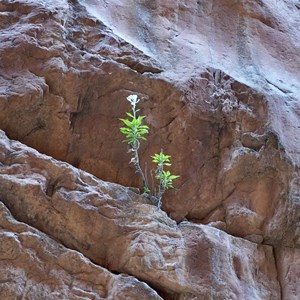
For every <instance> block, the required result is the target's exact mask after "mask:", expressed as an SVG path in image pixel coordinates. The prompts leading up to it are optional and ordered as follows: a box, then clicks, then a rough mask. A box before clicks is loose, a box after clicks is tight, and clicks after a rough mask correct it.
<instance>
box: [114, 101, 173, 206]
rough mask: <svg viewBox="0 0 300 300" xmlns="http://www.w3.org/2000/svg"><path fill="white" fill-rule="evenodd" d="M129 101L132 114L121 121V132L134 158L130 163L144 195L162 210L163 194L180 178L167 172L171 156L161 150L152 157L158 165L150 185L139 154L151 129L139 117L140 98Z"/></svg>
mask: <svg viewBox="0 0 300 300" xmlns="http://www.w3.org/2000/svg"><path fill="white" fill-rule="evenodd" d="M127 100H128V101H129V102H130V105H131V112H130V113H129V112H126V115H127V117H128V118H127V119H122V118H121V119H120V120H121V121H122V123H123V127H121V128H120V131H121V133H123V134H124V135H125V140H124V141H123V142H125V143H127V144H128V152H129V153H131V156H132V157H131V159H130V161H129V163H130V164H133V165H134V167H135V171H136V173H138V174H139V175H140V176H141V178H142V180H143V185H144V195H145V196H146V197H147V198H148V199H150V200H151V201H152V202H154V204H155V205H157V207H158V208H160V207H161V201H162V197H163V194H164V193H165V191H166V190H168V189H172V188H174V187H173V180H175V179H177V178H178V177H179V176H178V175H173V174H171V172H170V171H168V170H165V168H167V167H170V166H171V162H170V158H171V156H170V155H166V154H164V153H163V150H161V151H160V153H158V154H154V155H153V156H151V157H152V162H153V163H155V164H156V168H155V169H154V170H151V172H150V173H151V179H152V182H151V185H150V184H149V181H148V176H147V171H146V170H145V171H143V169H142V168H141V166H140V158H139V152H138V151H139V149H140V143H141V141H143V140H147V139H146V137H145V136H146V135H147V134H148V133H149V127H148V126H147V125H145V124H143V120H144V119H145V116H142V115H138V112H139V111H140V110H139V109H137V104H138V103H139V101H140V99H138V96H137V95H130V96H128V97H127ZM145 169H146V168H145ZM153 172H154V176H153Z"/></svg>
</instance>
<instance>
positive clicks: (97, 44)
mask: <svg viewBox="0 0 300 300" xmlns="http://www.w3.org/2000/svg"><path fill="white" fill-rule="evenodd" d="M190 2H193V3H190ZM190 2H188V1H183V0H180V1H168V0H167V1H159V0H158V1H142V0H130V1H120V0H112V1H109V3H108V1H102V0H69V1H67V0H63V1H57V0H55V1H49V0H38V1H25V0H18V1H17V0H3V1H1V3H0V29H1V33H0V57H1V59H0V128H1V129H2V130H4V131H5V132H6V134H7V135H8V137H9V138H10V139H15V140H19V141H21V142H22V143H25V144H26V145H28V146H30V147H33V148H35V149H36V150H38V151H39V152H36V151H35V150H33V149H31V148H27V147H26V146H24V145H23V144H20V143H18V142H13V141H11V140H10V139H8V138H7V137H6V136H5V134H4V133H3V132H2V133H1V153H0V157H1V165H0V174H1V177H0V178H1V179H0V181H1V186H0V198H1V200H2V201H3V203H5V205H6V206H7V207H8V209H9V210H10V211H11V213H12V214H13V216H14V217H15V218H16V219H17V220H18V221H22V222H25V223H27V224H28V225H22V226H25V227H26V226H27V227H28V226H33V227H35V228H37V229H38V230H40V231H42V232H44V233H45V234H48V235H50V236H51V237H53V238H54V239H55V240H56V242H54V241H52V240H51V241H50V240H49V241H48V240H47V242H45V245H44V246H43V245H42V244H43V243H40V242H39V241H38V239H37V240H36V241H35V242H34V243H35V245H36V246H35V247H40V246H38V245H40V244H41V245H42V246H41V247H48V246H47V245H50V244H52V243H53V245H54V243H62V244H63V245H65V246H66V247H68V248H71V249H73V250H75V251H79V252H81V253H82V254H83V255H84V256H86V257H87V258H89V259H91V260H92V261H93V262H94V263H96V264H98V265H100V266H102V267H104V268H106V269H108V270H110V271H113V272H117V273H127V274H130V275H133V276H134V277H136V278H138V279H139V280H142V281H145V282H147V283H149V285H150V286H151V288H153V289H155V290H157V291H158V292H159V293H160V295H161V296H162V297H163V298H164V299H249V300H250V299H251V300H252V299H286V300H290V299H297V297H298V295H299V288H298V284H297V279H298V278H299V272H298V270H299V247H300V231H299V222H300V204H299V190H300V189H299V188H300V186H299V178H300V174H299V164H300V156H299V150H298V148H299V146H300V145H299V139H298V136H299V128H300V119H299V91H300V83H299V82H300V77H299V74H300V73H299V70H300V61H299V55H298V54H299V50H300V49H299V45H300V35H299V32H298V30H297V28H299V26H300V23H299V13H300V10H299V9H300V4H299V3H298V2H299V1H296V0H295V1H275V0H271V1H264V0H263V1H248V0H242V1H235V3H232V1H227V0H224V1H208V0H207V1H206V0H203V1H190ZM130 94H137V95H138V96H139V97H140V98H141V99H142V101H141V102H140V103H139V104H140V108H141V110H142V114H143V115H146V116H147V118H146V123H147V124H148V125H149V127H150V131H151V134H150V135H149V137H148V141H147V142H145V143H144V144H143V145H142V149H141V153H142V164H144V163H145V162H146V161H149V159H148V158H149V157H150V155H153V153H155V152H158V151H160V149H161V148H163V149H164V151H165V152H166V153H168V154H170V155H172V161H173V166H172V172H173V173H175V174H180V179H179V180H178V183H177V186H176V189H174V190H172V191H169V192H168V194H166V195H165V198H164V201H163V208H164V210H165V211H166V213H167V214H166V213H164V212H161V211H156V210H155V208H154V207H153V206H151V205H149V204H148V203H147V201H146V200H145V199H143V198H142V197H141V196H139V195H137V194H136V193H135V190H134V189H132V188H125V187H123V186H120V185H118V184H113V183H107V182H105V181H101V180H98V179H97V178H96V177H94V176H93V175H95V176H97V177H99V178H101V179H102V180H108V181H112V182H117V183H119V184H123V185H125V186H138V187H141V182H140V180H139V179H138V178H136V177H135V176H134V170H133V168H132V167H131V166H128V160H129V155H127V154H126V151H127V149H126V145H125V144H122V143H121V141H122V136H121V134H120V133H119V129H118V128H119V127H120V126H121V124H120V121H119V118H120V117H122V116H123V115H124V113H125V111H128V110H129V104H128V102H127V101H126V100H125V99H126V96H128V95H130ZM40 153H44V154H47V155H50V156H51V157H54V158H55V159H59V160H62V161H65V162H67V163H70V164H71V165H73V167H72V166H71V165H69V164H67V163H62V162H59V161H56V160H54V159H53V158H51V157H46V156H44V155H42V154H40ZM74 167H77V168H79V169H83V170H85V171H87V172H89V173H91V174H93V175H91V174H89V173H85V172H84V171H81V170H79V169H76V168H74ZM148 168H149V169H151V165H149V166H148ZM4 210H5V209H4ZM168 216H169V217H170V218H169V217H168ZM184 219H186V220H187V221H183V220H184ZM182 221H183V222H182ZM177 224H178V225H177ZM25 227H24V228H25ZM27 227H26V228H27ZM28 228H29V227H28ZM10 230H12V229H10V227H9V228H6V227H5V228H4V232H6V231H7V232H10ZM24 230H25V231H26V232H27V231H28V230H29V229H24ZM30 230H33V231H34V230H36V229H32V228H31V229H30ZM30 230H29V231H30ZM25 231H24V232H25ZM33 231H32V232H33ZM12 232H14V231H12ZM22 232H23V231H22ZM30 232H31V231H30ZM34 232H36V231H34ZM5 234H6V233H5ZM13 234H14V237H13V238H12V240H11V243H13V244H14V246H13V247H14V248H15V249H16V250H14V251H21V252H24V253H25V254H24V257H20V261H19V260H18V261H17V260H16V261H15V263H16V265H22V267H20V268H19V267H18V270H23V271H20V272H23V273H24V272H25V273H26V271H25V270H26V267H28V266H25V265H24V262H23V261H22V259H23V260H24V259H25V256H26V255H29V254H28V253H29V252H28V251H29V250H28V249H27V248H26V247H25V246H23V245H22V242H21V240H22V238H21V237H19V236H18V234H21V233H19V232H17V233H13ZM34 234H36V235H37V236H39V235H41V234H42V233H34ZM24 235H26V234H25V233H24ZM10 236H11V234H10V233H9V234H8V239H10ZM26 236H27V235H26ZM24 239H25V240H26V239H27V238H24ZM28 239H30V238H28ZM45 241H46V240H45ZM7 243H10V240H9V241H8V242H7ZM55 245H56V244H55ZM18 247H19V248H18ZM20 247H21V248H20ZM22 247H25V248H26V249H27V250H26V249H25V248H22ZM18 249H19V250H18ZM20 249H21V250H20ZM45 249H46V248H45ZM45 251H46V250H45ZM47 251H48V250H47ZM49 251H50V250H49ZM63 251H66V253H69V252H68V251H69V250H67V249H65V250H63ZM26 253H27V254H26ZM70 253H71V252H70ZM72 253H77V252H72ZM66 255H69V254H66ZM74 255H75V256H76V255H77V256H78V257H79V258H78V260H79V261H81V262H80V264H83V265H84V266H86V265H88V266H89V268H92V269H93V270H98V271H91V272H96V273H97V272H99V274H100V273H101V274H102V273H103V274H105V276H106V277H105V278H109V279H105V280H106V281H103V282H105V283H103V285H102V289H103V291H104V290H105V291H106V292H105V293H107V296H101V297H116V296H109V295H114V293H120V295H122V293H123V292H122V293H121V292H119V290H118V289H119V288H121V287H122V285H124V287H126V286H127V287H130V286H132V285H133V286H142V288H141V289H142V290H143V293H146V294H145V295H149V297H153V299H155V297H159V296H157V295H156V294H155V292H154V291H153V290H151V288H150V287H148V286H146V285H144V284H143V283H141V282H138V281H136V280H135V279H133V278H131V277H130V278H129V277H128V278H127V277H126V278H125V277H122V276H119V277H117V276H115V275H113V274H111V273H109V271H106V270H103V269H101V270H100V269H99V268H98V267H97V266H94V265H92V263H89V262H88V261H87V260H86V259H85V258H84V259H83V258H82V259H81V256H80V255H79V254H74ZM77 256H76V257H77ZM54 257H55V256H54ZM35 262H36V261H35V260H33V261H32V262H30V264H32V265H34V264H35ZM12 264H13V262H12ZM49 264H51V263H49V260H48V259H47V260H46V261H45V262H43V269H44V270H46V269H47V268H50V267H49ZM44 265H45V267H44ZM289 265H291V266H289ZM55 268H58V266H56V267H55ZM84 268H88V267H84ZM57 270H58V269H57ZM57 272H60V271H59V270H58V271H57ZM61 272H63V273H64V275H62V276H64V277H65V278H69V279H66V282H67V281H68V280H71V279H70V278H73V277H74V276H75V275H74V276H73V273H72V270H69V269H64V270H62V271H61ZM23 273H22V274H23ZM20 274H21V273H20ZM97 274H98V273H97ZM101 274H100V275H97V276H100V277H101V278H102V276H104V275H103V274H102V275H101ZM22 276H23V277H22V278H23V279H22V280H23V281H24V282H25V281H26V280H33V279H30V278H31V277H30V278H29V279H28V278H27V277H26V276H25V275H22ZM76 276H77V275H76ZM76 276H75V277H76ZM75 277H74V278H75ZM100 277H99V278H100ZM26 278H27V279H26ZM33 278H34V277H33ZM76 278H77V277H76ZM103 278H104V277H103ZM122 278H123V279H122ZM124 278H125V279H124ZM35 280H36V279H35ZM53 280H54V279H53ZM74 280H75V279H74ZM76 280H79V279H76ZM122 280H123V281H122ZM108 281H110V282H115V285H114V286H115V287H111V286H110V285H108V284H107V282H108ZM125 281H126V282H127V283H126V282H125ZM12 284H13V283H12ZM82 284H83V283H82ZM84 284H87V283H84ZM95 286H97V285H95ZM95 286H94V287H93V289H95V288H97V287H95ZM90 288H91V289H92V285H89V287H88V288H87V289H88V291H90ZM10 289H11V290H12V291H13V290H14V288H13V285H10ZM38 289H39V291H42V290H43V287H42V286H39V287H38ZM80 289H81V288H80ZM125 289H126V288H125ZM45 290H47V291H52V290H51V287H49V286H48V287H47V284H46V285H45ZM59 290H61V291H62V293H63V295H64V297H66V298H68V297H73V296H71V295H73V294H72V290H71V288H70V287H69V286H67V285H63V284H62V285H60V288H59ZM20 293H21V294H20V295H27V294H26V293H27V292H26V288H25V287H24V289H23V290H20ZM41 293H42V292H41ZM95 293H96V294H97V292H95ZM124 293H127V292H125V291H124ZM128 293H131V290H130V292H128ZM133 293H135V292H133ZM147 293H148V294H147ZM47 294H49V293H48V292H47ZM12 295H15V296H16V297H17V294H16V293H15V294H12ZM18 295H19V294H18ZM28 295H32V294H30V293H29V294H28ZM99 295H102V294H101V293H100V292H99ZM124 295H125V294H124ZM7 297H8V296H7ZM11 297H14V296H11ZM28 297H29V296H28ZM30 297H32V296H30ZM49 297H52V296H49ZM74 297H75V296H74ZM81 297H84V296H81ZM95 297H96V296H95ZM120 297H123V298H124V297H125V296H120ZM126 297H127V296H126ZM128 297H129V298H130V297H131V298H132V299H134V297H135V294H132V295H131V296H128ZM145 297H146V296H145ZM147 297H148V296H147ZM131 298H130V299H131ZM37 299H38V298H37ZM52 299H55V296H53V297H52ZM74 299H75V298H74ZM95 299H96V298H95ZM112 299H115V298H112ZM149 299H150V298H149Z"/></svg>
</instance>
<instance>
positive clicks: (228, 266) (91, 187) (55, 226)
mask: <svg viewBox="0 0 300 300" xmlns="http://www.w3.org/2000/svg"><path fill="white" fill-rule="evenodd" d="M0 142H1V143H0V145H1V146H0V161H1V164H2V165H1V172H0V173H1V174H0V186H1V188H0V199H2V201H3V202H4V203H5V205H7V207H8V208H9V209H10V211H11V212H12V213H13V215H14V216H15V217H16V218H17V219H18V220H21V221H22V222H25V223H27V224H30V225H31V226H34V227H35V228H38V229H39V230H41V231H43V232H45V233H46V234H48V235H50V236H52V237H54V238H55V239H56V240H57V241H60V242H61V243H62V244H64V245H65V246H67V247H69V248H71V249H74V250H77V251H79V252H81V253H83V254H84V255H85V256H86V257H88V258H90V259H91V260H92V261H93V262H96V263H97V264H99V265H101V266H103V267H105V268H107V269H109V270H111V271H114V272H121V273H127V274H130V275H133V276H135V277H137V278H138V279H140V280H143V281H146V282H147V283H149V284H150V285H151V286H152V287H154V288H155V289H156V290H158V291H159V292H160V293H161V295H162V296H163V297H164V299H172V297H173V296H174V297H175V298H176V299H194V298H193V297H196V299H208V300H209V299H257V300H258V299H280V284H279V282H278V275H277V270H276V262H275V259H274V255H273V249H272V247H271V246H268V245H260V244H256V243H252V242H250V241H247V240H245V239H240V238H236V237H233V236H231V235H228V234H227V233H225V232H223V231H221V230H219V229H216V228H214V227H211V226H206V225H196V224H192V223H190V222H187V221H184V222H181V223H180V224H179V226H177V224H176V223H175V222H174V221H173V220H171V219H170V218H168V216H167V215H166V213H164V212H163V211H161V210H157V208H156V207H154V206H152V205H149V204H147V203H146V201H145V200H144V199H143V198H142V197H141V196H139V195H137V194H135V193H134V192H133V191H131V190H130V189H128V188H125V187H122V186H119V185H117V184H112V183H108V182H103V181H101V180H99V179H97V178H95V177H93V176H92V175H90V174H88V173H85V172H84V171H81V170H78V169H76V168H74V167H72V166H71V165H68V164H66V163H63V162H59V161H56V160H54V159H52V158H50V157H48V156H45V155H41V154H39V153H38V152H36V151H35V150H33V149H31V148H29V147H27V146H25V145H22V144H21V143H19V142H16V141H11V140H9V139H7V137H6V136H5V135H4V133H3V132H2V133H1V140H0ZM295 271H296V269H295V270H293V272H295ZM283 280H284V279H283ZM172 295H173V296H172Z"/></svg>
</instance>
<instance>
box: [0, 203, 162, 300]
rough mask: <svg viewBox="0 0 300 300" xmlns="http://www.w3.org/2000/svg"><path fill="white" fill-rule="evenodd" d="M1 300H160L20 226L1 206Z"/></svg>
mask: <svg viewBox="0 0 300 300" xmlns="http://www.w3.org/2000/svg"><path fill="white" fill-rule="evenodd" d="M0 299H2V300H14V299H24V300H25V299H26V300H41V299H43V300H46V299H49V300H50V299H51V300H52V299H65V300H67V299H68V300H71V299H72V300H79V299H86V300H87V299H93V300H96V299H111V300H114V299H120V300H121V299H122V300H123V299H161V297H159V296H158V295H157V293H156V292H155V291H154V290H152V289H151V288H150V287H149V286H147V285H146V284H145V283H142V282H140V281H138V280H137V279H135V278H133V277H131V276H127V275H114V274H112V273H110V272H109V271H107V270H105V269H103V268H101V267H99V266H97V265H95V264H93V263H92V262H91V261H90V260H88V259H87V258H85V257H84V256H83V255H82V254H80V253H78V252H76V251H74V250H70V249H67V248H65V247H63V246H62V245H61V244H59V243H57V242H56V241H55V240H53V239H51V238H49V237H48V236H47V235H45V234H43V233H41V232H40V231H38V230H36V229H34V228H32V227H30V226H28V225H26V224H24V223H20V222H18V221H16V220H15V219H14V218H13V217H12V216H11V214H10V213H9V211H8V209H7V208H6V207H5V206H4V205H3V203H2V202H0Z"/></svg>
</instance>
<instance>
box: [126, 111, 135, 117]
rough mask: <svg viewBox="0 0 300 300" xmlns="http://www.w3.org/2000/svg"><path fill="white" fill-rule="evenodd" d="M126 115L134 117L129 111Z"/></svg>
mask: <svg viewBox="0 0 300 300" xmlns="http://www.w3.org/2000/svg"><path fill="white" fill-rule="evenodd" d="M126 115H127V116H128V117H131V118H132V119H134V116H133V115H132V114H131V113H129V112H127V113H126Z"/></svg>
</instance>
